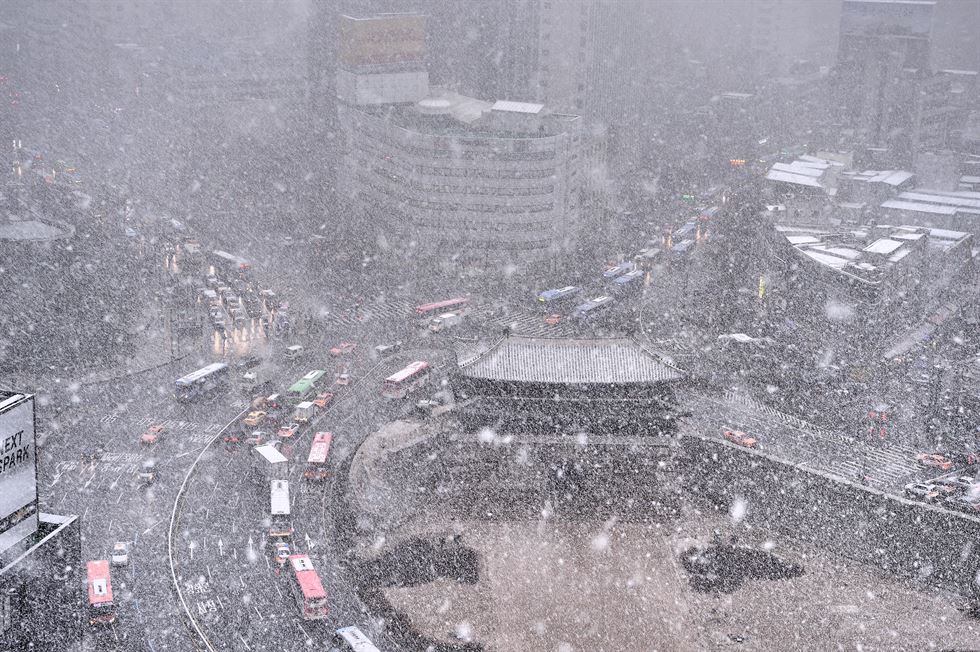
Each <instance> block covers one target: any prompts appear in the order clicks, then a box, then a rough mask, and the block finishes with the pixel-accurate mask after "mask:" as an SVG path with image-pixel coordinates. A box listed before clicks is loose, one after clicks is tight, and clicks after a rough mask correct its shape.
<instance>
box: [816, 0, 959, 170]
mask: <svg viewBox="0 0 980 652" xmlns="http://www.w3.org/2000/svg"><path fill="white" fill-rule="evenodd" d="M935 5H936V3H935V2H934V1H932V0H844V3H843V6H842V8H841V23H840V40H839V44H838V52H837V66H836V71H835V75H836V79H835V81H836V84H835V94H834V100H835V101H837V102H840V108H841V119H842V122H843V124H844V125H845V126H846V127H850V128H853V129H854V130H855V139H856V144H858V145H863V146H866V147H872V148H878V149H881V148H887V150H888V154H887V157H886V158H889V159H890V161H891V162H893V163H895V164H897V165H909V164H911V159H912V158H913V157H914V155H915V152H917V151H923V150H926V149H936V148H941V147H944V146H945V144H946V132H947V120H948V113H949V111H948V102H949V81H948V80H947V79H944V78H937V77H936V75H935V74H934V73H933V72H932V69H931V37H932V24H933V12H934V9H935Z"/></svg>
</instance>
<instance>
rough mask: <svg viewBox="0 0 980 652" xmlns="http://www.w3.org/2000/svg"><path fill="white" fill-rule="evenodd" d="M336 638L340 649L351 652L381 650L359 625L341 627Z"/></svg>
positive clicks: (376, 651)
mask: <svg viewBox="0 0 980 652" xmlns="http://www.w3.org/2000/svg"><path fill="white" fill-rule="evenodd" d="M334 640H335V641H336V643H337V645H339V646H340V649H342V650H347V651H349V652H381V650H379V649H378V648H377V647H375V645H374V643H372V642H371V641H369V640H368V637H367V636H365V635H364V632H362V631H361V630H359V629H358V628H357V627H353V626H351V627H341V628H340V629H338V630H337V631H336V637H335V639H334Z"/></svg>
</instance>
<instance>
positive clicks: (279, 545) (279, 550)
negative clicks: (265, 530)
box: [275, 541, 289, 566]
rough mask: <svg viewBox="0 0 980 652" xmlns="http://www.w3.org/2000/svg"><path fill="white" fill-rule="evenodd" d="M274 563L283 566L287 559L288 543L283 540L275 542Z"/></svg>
mask: <svg viewBox="0 0 980 652" xmlns="http://www.w3.org/2000/svg"><path fill="white" fill-rule="evenodd" d="M275 550H276V563H277V564H279V565H280V566H284V565H285V564H286V562H287V561H288V560H289V544H288V543H286V542H285V541H277V542H276V548H275Z"/></svg>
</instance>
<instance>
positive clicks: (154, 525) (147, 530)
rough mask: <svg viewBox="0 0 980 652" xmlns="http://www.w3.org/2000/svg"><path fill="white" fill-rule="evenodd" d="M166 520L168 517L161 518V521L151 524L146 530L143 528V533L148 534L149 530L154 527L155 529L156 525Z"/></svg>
mask: <svg viewBox="0 0 980 652" xmlns="http://www.w3.org/2000/svg"><path fill="white" fill-rule="evenodd" d="M165 520H167V519H165V518H161V519H160V520H159V521H157V522H156V523H154V524H153V525H151V526H150V527H148V528H146V529H145V530H143V532H142V533H143V534H146V533H147V532H149V531H150V530H152V529H153V528H155V527H156V526H158V525H160V524H161V523H163V522H164V521H165Z"/></svg>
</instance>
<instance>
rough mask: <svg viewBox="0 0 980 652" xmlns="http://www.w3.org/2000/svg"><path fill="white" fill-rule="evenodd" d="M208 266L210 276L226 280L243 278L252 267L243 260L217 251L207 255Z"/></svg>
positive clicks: (225, 252)
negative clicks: (209, 267)
mask: <svg viewBox="0 0 980 652" xmlns="http://www.w3.org/2000/svg"><path fill="white" fill-rule="evenodd" d="M208 265H210V266H211V269H210V270H209V271H210V272H211V274H212V275H214V276H217V277H219V278H223V279H227V280H233V279H237V278H242V277H244V276H245V274H246V273H247V272H248V270H249V269H251V267H252V265H251V264H250V263H249V262H248V261H247V260H245V259H244V258H241V257H239V256H235V255H232V254H230V253H228V252H227V251H218V250H215V251H212V252H211V253H210V254H208Z"/></svg>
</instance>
